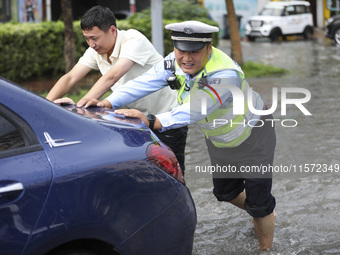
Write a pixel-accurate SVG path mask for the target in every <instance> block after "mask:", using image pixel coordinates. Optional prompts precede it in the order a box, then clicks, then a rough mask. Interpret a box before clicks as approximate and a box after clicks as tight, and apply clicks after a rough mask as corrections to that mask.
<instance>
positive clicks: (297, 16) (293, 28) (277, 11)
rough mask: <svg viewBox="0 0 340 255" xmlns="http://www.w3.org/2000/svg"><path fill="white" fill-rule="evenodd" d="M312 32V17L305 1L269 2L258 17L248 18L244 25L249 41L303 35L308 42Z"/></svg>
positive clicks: (273, 39) (308, 5) (275, 39)
mask: <svg viewBox="0 0 340 255" xmlns="http://www.w3.org/2000/svg"><path fill="white" fill-rule="evenodd" d="M313 32H314V27H313V16H312V14H311V11H310V4H309V2H307V1H289V2H269V3H268V4H267V5H265V7H264V8H263V10H262V11H261V12H260V13H259V15H258V16H252V17H250V18H249V20H248V22H247V24H246V25H245V35H246V36H247V38H248V40H249V41H254V40H255V38H261V37H262V38H270V39H271V41H277V40H278V39H279V38H280V37H283V39H285V38H286V36H289V35H303V37H304V38H305V39H306V40H309V39H311V38H312V36H313Z"/></svg>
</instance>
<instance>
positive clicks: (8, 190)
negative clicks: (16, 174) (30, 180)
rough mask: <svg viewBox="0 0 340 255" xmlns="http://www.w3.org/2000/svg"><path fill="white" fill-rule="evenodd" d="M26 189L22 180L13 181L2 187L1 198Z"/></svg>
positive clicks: (0, 188) (0, 190)
mask: <svg viewBox="0 0 340 255" xmlns="http://www.w3.org/2000/svg"><path fill="white" fill-rule="evenodd" d="M23 190H24V185H22V183H20V182H16V183H11V184H8V185H6V186H3V187H0V198H3V197H6V196H13V195H14V194H15V193H18V192H22V191H23Z"/></svg>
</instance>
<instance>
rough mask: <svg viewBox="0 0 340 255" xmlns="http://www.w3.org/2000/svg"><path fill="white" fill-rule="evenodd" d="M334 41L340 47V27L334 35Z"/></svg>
mask: <svg viewBox="0 0 340 255" xmlns="http://www.w3.org/2000/svg"><path fill="white" fill-rule="evenodd" d="M334 41H335V42H336V43H337V44H339V45H340V27H338V28H337V30H336V31H335V33H334Z"/></svg>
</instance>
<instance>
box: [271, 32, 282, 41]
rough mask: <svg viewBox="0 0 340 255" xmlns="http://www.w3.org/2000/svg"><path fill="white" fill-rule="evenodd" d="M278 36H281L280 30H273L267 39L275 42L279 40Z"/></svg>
mask: <svg viewBox="0 0 340 255" xmlns="http://www.w3.org/2000/svg"><path fill="white" fill-rule="evenodd" d="M280 36H281V32H280V30H278V29H275V30H273V31H272V32H271V33H270V35H269V38H270V40H271V41H272V42H276V41H278V40H279V38H280Z"/></svg>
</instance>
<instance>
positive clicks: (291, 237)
mask: <svg viewBox="0 0 340 255" xmlns="http://www.w3.org/2000/svg"><path fill="white" fill-rule="evenodd" d="M219 48H221V49H222V50H224V51H225V52H226V53H227V54H230V44H229V41H226V40H223V41H221V42H220V46H219ZM242 50H243V58H244V60H246V61H247V60H252V61H256V62H263V63H265V64H272V65H274V66H277V67H283V68H285V69H287V70H289V72H290V73H289V74H286V75H284V76H281V77H274V78H252V79H248V82H249V84H250V86H252V87H253V89H254V90H256V91H257V92H259V93H260V94H261V95H262V97H263V99H264V101H265V102H266V104H267V105H268V106H270V105H271V103H272V88H274V87H276V88H278V91H279V95H280V91H281V88H283V87H299V88H305V89H307V90H309V91H310V93H311V99H310V101H309V102H308V103H306V104H304V106H305V108H307V110H308V111H309V112H310V113H311V114H312V116H305V115H304V114H303V113H302V112H301V111H300V110H299V109H298V108H297V107H296V106H291V107H288V109H287V115H286V116H282V115H281V112H280V104H279V106H278V108H277V110H276V111H275V112H274V114H273V115H274V118H277V119H280V121H282V120H283V121H284V120H285V119H294V120H296V122H297V123H298V124H297V126H296V127H284V126H283V125H281V122H277V124H276V134H277V146H276V151H275V160H274V165H275V166H278V167H281V169H285V170H287V169H288V168H289V169H290V171H291V172H290V173H288V172H284V171H283V170H282V171H281V170H280V171H278V172H276V173H274V177H273V189H272V193H273V195H274V196H275V197H276V203H277V205H276V209H275V210H276V213H277V218H276V222H275V234H274V235H275V236H274V245H273V251H267V252H259V251H258V242H257V238H256V234H255V230H254V228H253V224H252V218H251V217H250V216H249V215H248V214H247V213H246V212H245V211H242V210H240V209H238V208H236V207H234V206H232V205H230V204H227V203H221V202H218V201H217V200H216V199H215V197H214V195H213V194H212V181H211V175H210V174H209V173H202V172H197V171H195V166H205V165H209V164H210V161H209V156H208V153H207V150H206V146H205V142H204V138H203V134H202V133H201V132H200V131H199V129H198V128H197V126H190V129H189V137H188V141H187V148H186V167H187V170H186V176H185V177H186V183H187V186H188V187H189V189H190V191H191V193H192V196H193V199H194V201H195V204H196V209H197V218H198V224H197V228H196V233H195V242H194V250H193V254H197V255H205V254H207V255H211V254H340V192H339V185H340V171H339V169H338V170H336V168H337V167H339V164H340V160H339V155H340V131H339V130H340V129H339V124H340V121H339V119H338V118H339V116H340V114H339V112H338V111H339V109H340V102H339V97H340V91H339V87H340V47H337V46H335V45H334V44H332V43H331V41H329V40H327V39H324V38H315V39H314V40H312V41H304V40H300V39H296V40H292V41H284V42H278V43H271V42H268V41H261V42H258V41H257V42H253V43H250V42H242ZM291 124H292V123H289V124H288V125H291ZM294 170H295V171H294ZM307 170H309V172H307ZM332 170H333V171H332Z"/></svg>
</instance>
